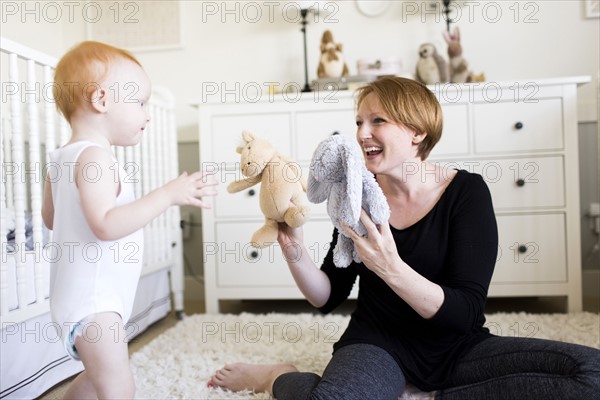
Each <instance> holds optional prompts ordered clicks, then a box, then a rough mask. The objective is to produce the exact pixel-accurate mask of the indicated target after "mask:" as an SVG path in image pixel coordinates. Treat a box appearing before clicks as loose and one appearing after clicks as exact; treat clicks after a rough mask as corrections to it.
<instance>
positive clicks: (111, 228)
mask: <svg viewBox="0 0 600 400" xmlns="http://www.w3.org/2000/svg"><path fill="white" fill-rule="evenodd" d="M89 165H94V168H90V169H89V170H88V169H87V168H86V166H89ZM114 167H115V162H114V159H113V157H112V154H111V153H110V152H109V151H107V150H105V149H102V148H100V147H96V146H93V147H90V148H88V149H86V150H85V151H83V153H82V154H81V156H80V157H79V160H78V167H77V173H76V181H77V187H78V189H79V195H80V199H81V207H82V209H83V213H84V215H85V217H86V220H87V222H88V224H89V225H90V228H91V230H92V232H93V233H94V234H95V235H96V236H97V237H98V239H100V240H116V239H120V238H122V237H124V236H127V235H129V234H131V233H133V232H135V231H137V230H138V229H141V228H143V227H144V226H145V225H146V224H147V223H148V222H150V221H151V220H152V219H153V218H155V217H157V216H158V215H159V214H161V213H162V212H163V211H165V210H166V209H167V208H168V207H170V206H172V205H192V206H196V207H202V208H206V207H208V205H207V204H205V203H204V202H202V201H201V200H200V199H201V198H202V196H214V195H215V194H216V190H215V189H214V186H215V185H216V184H217V182H216V181H214V180H207V179H206V177H205V176H204V175H203V174H202V173H200V172H196V173H194V174H191V175H187V174H186V173H184V174H182V175H180V176H179V177H177V178H175V179H173V180H172V181H170V182H168V183H167V184H166V185H164V186H162V187H159V188H157V189H155V190H153V191H152V192H150V193H148V194H147V195H145V196H143V197H141V198H140V199H138V200H135V201H133V202H131V203H128V204H125V205H122V206H118V207H117V205H116V199H117V194H118V191H119V190H121V188H120V187H119V179H118V172H117V171H116V170H115V168H114ZM92 170H93V172H94V176H89V175H90V171H92ZM98 171H100V173H99V174H98ZM98 175H99V176H98Z"/></svg>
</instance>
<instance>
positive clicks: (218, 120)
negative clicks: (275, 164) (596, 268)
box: [202, 113, 292, 164]
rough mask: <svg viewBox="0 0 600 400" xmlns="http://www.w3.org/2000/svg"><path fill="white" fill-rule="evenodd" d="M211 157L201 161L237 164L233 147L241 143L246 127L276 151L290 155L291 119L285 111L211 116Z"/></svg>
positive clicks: (237, 157) (237, 155) (236, 155)
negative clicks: (266, 141)
mask: <svg viewBox="0 0 600 400" xmlns="http://www.w3.org/2000/svg"><path fill="white" fill-rule="evenodd" d="M211 125H212V126H211V129H212V133H211V134H212V148H211V154H212V159H211V160H202V162H217V163H219V164H221V163H224V162H225V163H239V161H240V155H239V154H238V153H236V151H235V149H236V147H238V146H240V145H241V144H242V131H244V130H249V131H251V132H254V133H255V134H256V135H257V136H259V137H261V138H263V139H266V140H268V141H269V142H270V143H271V144H272V145H273V146H275V148H276V149H277V150H279V151H280V152H281V153H283V154H285V155H288V156H289V155H291V152H292V140H291V118H290V114H289V113H264V114H237V115H215V116H213V117H212V118H211Z"/></svg>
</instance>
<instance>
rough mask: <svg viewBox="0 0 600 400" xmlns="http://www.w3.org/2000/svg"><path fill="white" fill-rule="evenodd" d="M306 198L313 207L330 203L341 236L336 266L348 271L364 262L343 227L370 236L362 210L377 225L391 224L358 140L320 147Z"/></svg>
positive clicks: (339, 139)
mask: <svg viewBox="0 0 600 400" xmlns="http://www.w3.org/2000/svg"><path fill="white" fill-rule="evenodd" d="M306 194H307V196H308V200H309V201H310V202H312V203H322V202H324V201H325V200H327V214H328V215H329V218H330V219H331V222H332V223H333V225H334V226H335V227H336V228H337V230H338V232H339V235H338V239H337V244H336V245H335V248H334V249H333V263H334V264H335V266H336V267H338V268H345V267H347V266H348V265H350V263H351V262H352V261H353V260H354V261H356V262H361V260H360V257H359V256H358V254H357V253H356V250H355V249H354V242H353V241H352V239H350V237H348V236H347V235H346V232H345V230H344V227H343V226H342V223H345V224H346V225H348V226H349V227H350V228H351V229H352V230H354V232H356V233H357V234H358V235H360V236H366V234H367V228H365V226H364V225H363V223H362V222H360V213H361V209H364V210H365V211H366V212H367V214H369V216H370V217H371V219H372V220H373V222H374V223H376V224H383V223H385V224H387V223H388V220H389V218H390V207H389V206H388V203H387V200H386V198H385V195H384V194H383V191H382V190H381V188H380V187H379V184H378V183H377V181H376V180H375V177H374V176H373V174H372V173H371V172H369V171H368V170H367V168H366V167H365V160H364V158H363V155H362V151H361V149H360V147H359V145H358V143H356V141H355V140H353V139H351V138H349V137H346V136H343V135H339V134H336V135H332V136H330V137H328V138H327V139H325V140H323V141H322V142H321V143H320V144H319V145H318V146H317V149H316V150H315V152H314V153H313V156H312V160H311V162H310V170H309V172H308V191H307V192H306Z"/></svg>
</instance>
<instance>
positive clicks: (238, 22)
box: [2, 0, 600, 141]
mask: <svg viewBox="0 0 600 400" xmlns="http://www.w3.org/2000/svg"><path fill="white" fill-rule="evenodd" d="M432 2H433V1H391V2H390V5H389V8H388V10H387V12H386V13H385V14H384V15H381V16H378V17H366V16H364V15H362V14H361V13H360V12H359V11H358V8H357V7H356V4H355V2H354V1H348V0H346V1H329V2H322V3H324V4H325V6H324V8H325V9H326V10H328V11H332V13H330V14H329V15H328V16H326V17H325V16H323V15H321V16H320V17H319V18H318V21H315V16H311V17H310V23H309V25H308V27H307V37H308V39H307V40H308V62H309V79H314V78H315V77H316V68H317V63H318V60H317V59H318V55H319V51H318V47H319V43H320V38H321V35H322V33H323V31H324V30H326V29H329V30H331V31H332V32H333V34H334V38H335V39H336V41H338V42H340V43H342V44H343V45H344V49H345V52H344V53H345V57H346V60H347V63H348V65H349V67H350V72H351V74H355V73H356V72H357V69H356V61H357V60H359V59H362V58H366V59H377V58H388V57H399V58H400V59H401V60H402V62H403V64H404V67H405V71H406V72H410V73H412V71H413V70H414V65H415V63H416V58H417V48H418V46H419V45H420V44H421V43H423V42H433V43H435V44H436V45H437V47H438V51H440V52H442V53H444V54H445V45H444V43H443V40H442V36H441V32H442V30H443V29H445V22H444V20H443V18H440V17H439V16H436V15H435V14H433V13H430V12H429V11H428V10H431V5H430V4H431V3H432ZM45 3H49V2H47V1H46V2H43V1H42V2H39V1H38V2H33V1H31V2H27V5H25V4H26V3H23V2H20V1H4V0H3V1H2V35H3V36H6V37H8V38H10V39H13V40H15V41H18V42H21V43H24V44H26V45H29V46H32V47H35V48H37V49H40V50H43V51H45V52H48V53H50V54H52V55H55V56H57V57H58V56H60V55H61V54H62V53H63V52H64V51H65V50H66V49H68V48H69V47H70V46H72V45H73V44H75V43H77V42H79V41H81V40H84V39H85V38H86V33H85V32H86V22H85V21H84V18H83V17H82V12H81V11H80V10H81V8H77V7H73V6H67V5H66V3H68V2H62V1H55V2H52V3H54V4H57V5H58V6H59V7H62V15H61V17H60V18H56V17H55V14H52V15H44V12H43V10H44V5H45ZM313 3H314V2H313ZM437 3H438V4H439V3H441V2H440V1H438V2H437ZM35 4H38V6H37V7H38V8H37V10H38V11H37V12H36V6H35ZM454 4H455V6H454V7H453V9H454V10H455V12H459V13H460V14H454V15H455V16H458V17H459V18H458V21H457V22H456V24H455V25H457V26H459V27H460V29H461V33H462V42H463V48H464V54H465V56H466V58H467V60H468V61H469V63H470V65H471V68H472V69H473V70H474V71H475V72H477V73H480V72H483V73H485V76H486V78H487V80H488V81H506V80H509V81H511V80H517V79H525V80H529V79H535V78H551V77H558V76H571V75H590V76H591V77H592V79H593V81H592V83H590V84H586V85H584V86H582V87H581V89H580V92H579V108H580V120H582V121H584V120H585V121H591V120H596V119H597V97H598V75H599V68H600V67H599V59H600V53H599V49H600V43H599V37H600V32H599V25H600V21H599V20H598V19H586V18H585V17H584V1H583V0H565V1H554V0H552V1H550V0H543V1H458V2H455V3H454ZM182 5H183V10H184V12H183V37H184V45H183V47H182V48H181V49H176V50H168V51H157V52H138V53H136V55H137V56H138V57H139V59H140V61H141V62H142V64H143V65H144V66H145V68H146V70H147V71H148V73H149V74H150V76H151V78H152V79H153V82H154V84H155V85H161V86H166V87H168V88H170V89H171V90H172V91H173V92H174V94H175V98H176V99H177V102H178V108H177V119H178V125H179V131H180V140H182V141H195V140H197V138H196V115H195V112H194V110H193V108H191V107H190V106H189V104H190V103H192V102H197V101H201V100H202V98H203V96H204V97H205V98H206V99H208V100H211V101H219V100H220V99H221V98H223V97H226V99H227V100H231V99H233V98H234V96H235V95H238V96H243V95H244V87H246V88H251V87H263V88H264V87H265V85H266V83H267V82H277V83H278V84H279V86H280V87H283V86H285V85H290V84H291V83H295V84H300V85H303V83H304V69H303V47H302V35H301V33H300V23H299V20H298V18H297V14H296V13H295V11H296V7H291V6H289V5H287V3H286V2H285V1H239V2H234V1H228V2H223V1H190V0H187V1H183V2H182ZM15 7H16V8H17V9H16V11H15ZM25 7H26V8H25ZM69 7H70V8H69ZM208 10H210V11H212V12H211V13H209V12H208ZM257 11H260V13H261V14H260V15H258V14H257ZM36 13H37V14H36ZM46 14H50V12H49V11H48V12H47V13H46ZM106 17H107V18H110V17H111V16H109V15H107V16H106ZM36 19H37V21H36ZM51 20H52V21H51ZM207 85H208V87H210V88H211V89H214V87H218V88H220V89H219V92H218V93H216V94H212V95H210V96H208V97H207V96H206V93H205V92H203V89H206V88H207ZM215 85H216V86H215ZM236 85H239V86H236ZM236 87H239V88H240V89H239V90H237V89H236ZM221 89H224V91H221ZM226 91H228V92H227V93H229V94H226ZM249 95H252V96H254V93H253V92H249Z"/></svg>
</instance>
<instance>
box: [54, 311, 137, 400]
mask: <svg viewBox="0 0 600 400" xmlns="http://www.w3.org/2000/svg"><path fill="white" fill-rule="evenodd" d="M125 339H126V333H125V330H124V329H123V321H122V319H121V316H120V315H119V314H117V313H114V312H106V313H100V314H96V315H93V316H92V317H91V318H88V319H86V322H85V323H84V326H83V330H82V335H81V336H79V337H77V339H76V340H75V347H76V348H77V352H78V353H79V356H80V357H81V361H82V362H83V365H84V367H85V371H84V372H83V373H82V374H80V376H78V377H77V379H75V381H74V382H73V385H72V386H71V387H70V388H69V390H68V391H67V393H66V395H65V398H78V399H82V398H100V399H132V398H133V396H134V394H135V384H134V382H133V375H132V373H131V369H130V368H129V353H128V351H127V341H126V340H125ZM90 392H92V393H90Z"/></svg>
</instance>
